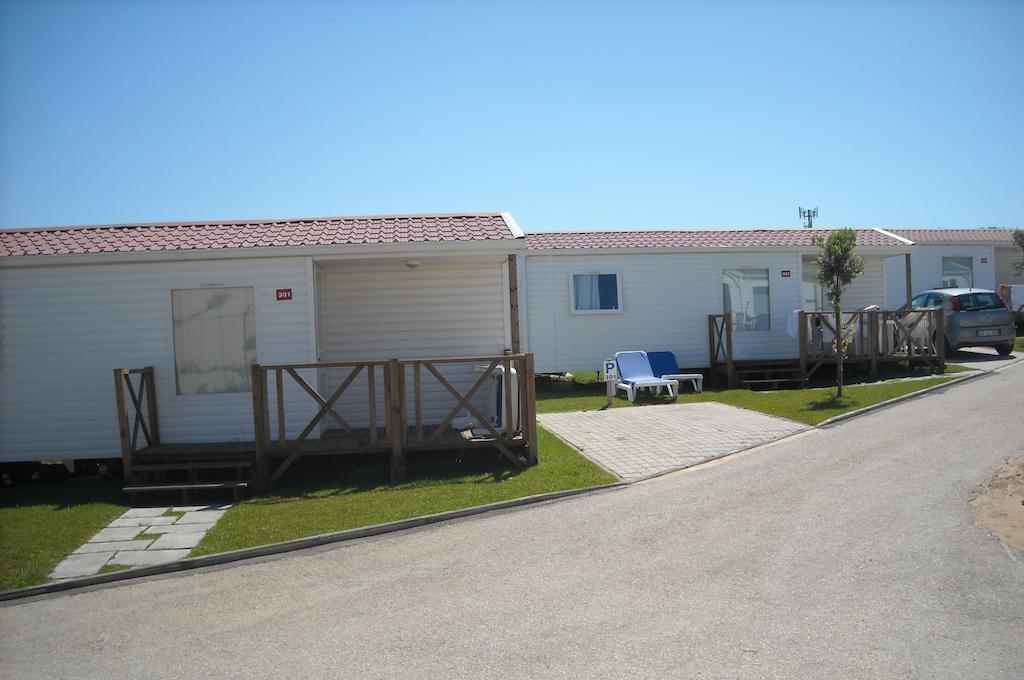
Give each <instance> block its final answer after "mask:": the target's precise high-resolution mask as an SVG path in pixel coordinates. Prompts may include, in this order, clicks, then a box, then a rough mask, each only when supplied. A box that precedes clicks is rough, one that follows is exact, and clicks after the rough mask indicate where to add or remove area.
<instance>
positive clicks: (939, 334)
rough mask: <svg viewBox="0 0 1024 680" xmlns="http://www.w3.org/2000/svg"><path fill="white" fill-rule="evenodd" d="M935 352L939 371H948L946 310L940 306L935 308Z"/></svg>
mask: <svg viewBox="0 0 1024 680" xmlns="http://www.w3.org/2000/svg"><path fill="white" fill-rule="evenodd" d="M935 318H936V324H935V329H936V330H935V354H936V356H937V357H938V368H939V373H945V372H946V324H945V310H943V309H942V307H939V308H938V309H936V310H935Z"/></svg>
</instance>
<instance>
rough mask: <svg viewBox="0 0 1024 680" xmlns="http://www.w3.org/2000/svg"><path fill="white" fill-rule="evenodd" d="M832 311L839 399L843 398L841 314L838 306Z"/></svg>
mask: <svg viewBox="0 0 1024 680" xmlns="http://www.w3.org/2000/svg"><path fill="white" fill-rule="evenodd" d="M832 311H833V312H835V315H836V399H841V398H842V397H843V355H844V354H846V345H845V342H844V335H845V333H844V332H843V313H842V308H841V307H839V306H835V307H833V308H832Z"/></svg>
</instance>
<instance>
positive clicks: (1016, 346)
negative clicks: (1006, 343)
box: [1013, 337, 1024, 352]
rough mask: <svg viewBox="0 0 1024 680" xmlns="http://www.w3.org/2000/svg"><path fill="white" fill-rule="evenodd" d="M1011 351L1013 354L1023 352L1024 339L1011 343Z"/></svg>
mask: <svg viewBox="0 0 1024 680" xmlns="http://www.w3.org/2000/svg"><path fill="white" fill-rule="evenodd" d="M1013 349H1014V351H1015V352H1024V337H1020V338H1017V339H1016V340H1014V341H1013Z"/></svg>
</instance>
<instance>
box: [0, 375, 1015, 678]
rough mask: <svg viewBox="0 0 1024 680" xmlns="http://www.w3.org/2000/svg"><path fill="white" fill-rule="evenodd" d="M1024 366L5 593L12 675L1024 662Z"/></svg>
mask: <svg viewBox="0 0 1024 680" xmlns="http://www.w3.org/2000/svg"><path fill="white" fill-rule="evenodd" d="M1022 394H1024V366H1021V365H1017V366H1014V367H1011V368H1009V369H1007V370H1005V371H1001V372H999V373H994V374H992V375H987V376H985V377H982V378H980V379H977V380H974V381H971V382H967V383H964V384H962V385H957V386H954V387H950V388H946V389H945V390H941V391H938V392H934V393H931V394H929V395H927V396H925V397H922V398H919V399H914V400H911V401H908V402H904V403H902V404H899V405H896V406H893V407H889V408H886V409H882V410H879V411H876V412H873V413H870V414H868V415H866V416H863V417H861V418H857V419H854V420H851V421H847V422H845V423H841V424H839V425H836V426H835V427H831V428H828V429H825V430H813V431H810V432H806V433H802V434H798V435H796V436H795V437H793V438H791V439H788V440H784V441H782V442H779V443H777V444H773V445H770V446H768V447H765V448H762V449H759V450H755V451H753V452H750V453H746V454H739V455H738V456H735V457H732V458H727V459H723V460H721V461H718V462H714V463H710V464H708V465H706V466H702V467H698V468H692V469H690V470H687V471H684V472H680V473H674V474H671V475H667V476H665V477H660V478H658V479H656V480H653V481H650V482H643V483H640V484H635V485H633V486H630V487H626V488H624V489H621V490H616V491H609V492H604V493H599V494H593V495H588V496H582V497H577V498H574V499H571V500H568V501H562V502H555V503H549V504H544V505H537V506H530V507H528V508H524V509H521V510H517V511H512V512H504V513H498V514H490V515H485V516H480V517H475V518H470V519H465V520H460V521H456V522H449V523H444V524H440V525H435V526H432V527H427V528H423V529H420V530H416V531H411V532H404V533H399V534H392V535H387V536H379V537H376V538H372V539H367V540H362V541H358V542H355V543H350V544H345V545H336V546H331V547H329V548H324V549H320V550H315V551H306V552H302V553H295V554H291V555H289V556H287V557H281V558H278V559H274V560H269V561H263V562H249V563H243V564H239V565H235V566H232V567H228V568H222V569H219V570H210V571H203V572H189V573H186V574H179V575H175V576H170V577H164V578H159V579H149V580H145V581H135V582H128V583H126V584H124V585H120V586H117V587H108V588H104V589H97V590H92V591H81V592H76V593H74V594H65V595H62V596H53V597H48V598H45V599H38V600H35V601H23V602H20V603H18V604H14V605H9V606H5V607H0V630H2V631H3V634H2V635H0V676H2V677H4V678H5V679H11V680H16V679H19V678H45V679H47V680H48V679H50V678H112V679H117V678H140V677H145V678H182V677H216V678H281V677H290V678H337V677H361V678H362V677H365V678H417V679H420V678H429V677H443V678H510V677H517V678H519V677H522V678H581V677H602V678H665V677H701V678H1013V679H1019V678H1021V677H1024V645H1022V644H1021V640H1022V639H1024V595H1022V594H1024V555H1022V554H1021V553H1020V552H1019V551H1014V550H1011V549H1009V548H1006V547H1005V546H1003V544H1001V543H999V542H998V541H997V540H996V539H994V538H992V537H990V536H989V535H988V534H986V533H984V532H983V531H981V530H979V529H977V528H975V527H974V526H973V524H972V517H971V513H970V509H969V507H968V502H969V501H970V499H971V498H972V496H973V495H974V494H975V489H976V487H977V485H978V484H979V483H981V482H982V481H984V480H985V479H986V477H987V476H988V474H989V472H990V471H991V470H993V469H994V468H995V467H997V466H999V465H1000V464H1002V463H1003V461H1005V460H1006V459H1008V458H1010V457H1011V456H1015V455H1019V454H1020V453H1021V452H1022V449H1024V400H1022V397H1021V395H1022Z"/></svg>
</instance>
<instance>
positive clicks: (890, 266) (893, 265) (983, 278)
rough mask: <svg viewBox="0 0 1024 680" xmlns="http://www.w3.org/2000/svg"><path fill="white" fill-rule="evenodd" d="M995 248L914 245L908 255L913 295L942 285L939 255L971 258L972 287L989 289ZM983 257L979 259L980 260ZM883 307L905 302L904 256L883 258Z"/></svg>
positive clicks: (993, 283) (899, 304)
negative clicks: (884, 301)
mask: <svg viewBox="0 0 1024 680" xmlns="http://www.w3.org/2000/svg"><path fill="white" fill-rule="evenodd" d="M994 251H995V249H994V248H993V247H992V246H956V245H949V246H915V247H914V252H913V253H912V254H911V256H910V275H911V283H912V284H913V289H914V294H915V295H916V294H917V293H920V292H921V291H924V290H930V289H932V288H938V287H940V286H941V285H942V258H943V257H971V258H973V260H974V287H975V288H987V289H989V290H993V289H994V286H995V285H996V270H995V266H996V265H995V252H994ZM983 259H984V260H986V261H985V262H982V260H983ZM885 280H886V285H885V300H886V306H888V307H890V308H898V307H901V306H902V305H904V304H906V301H907V284H906V273H905V270H904V257H903V256H902V255H900V256H898V257H890V258H886V260H885Z"/></svg>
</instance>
